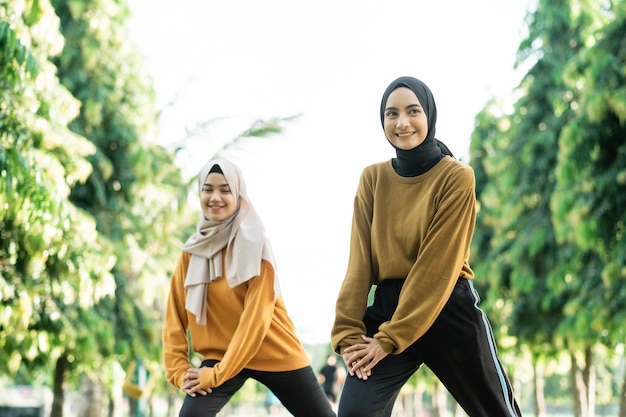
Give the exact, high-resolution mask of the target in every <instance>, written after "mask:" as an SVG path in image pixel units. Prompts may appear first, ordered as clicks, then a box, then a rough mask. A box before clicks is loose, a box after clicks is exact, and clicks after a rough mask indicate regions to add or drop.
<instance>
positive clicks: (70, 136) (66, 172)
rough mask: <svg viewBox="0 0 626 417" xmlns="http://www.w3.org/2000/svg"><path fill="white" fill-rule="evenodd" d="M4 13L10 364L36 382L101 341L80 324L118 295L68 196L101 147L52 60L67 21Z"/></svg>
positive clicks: (19, 11)
mask: <svg viewBox="0 0 626 417" xmlns="http://www.w3.org/2000/svg"><path fill="white" fill-rule="evenodd" d="M0 16H1V17H2V19H1V20H0V54H1V57H2V58H1V59H0V73H1V75H2V76H1V77H0V80H1V81H0V83H2V85H1V87H2V88H1V89H0V94H1V100H0V132H1V133H0V135H1V136H0V139H1V143H2V148H1V149H0V230H1V232H0V233H1V234H2V239H0V284H1V285H0V287H1V288H2V293H1V294H0V348H1V350H2V352H3V355H2V356H3V359H4V360H3V361H2V364H0V370H1V371H2V373H8V374H12V375H16V377H15V380H16V382H17V383H31V382H32V381H34V380H36V379H35V378H36V375H38V374H40V375H44V374H46V373H48V374H52V372H51V369H50V363H54V362H55V361H56V362H57V363H58V364H61V365H62V366H63V367H68V366H71V365H75V364H76V363H77V361H76V356H75V355H74V354H73V353H72V352H76V351H78V350H80V346H90V345H92V344H95V343H97V341H95V340H93V337H92V335H91V332H90V331H89V328H88V327H86V326H78V327H77V326H75V324H76V322H78V321H80V320H86V321H88V320H91V319H92V317H93V316H92V313H91V309H92V307H93V306H94V305H95V304H96V303H97V302H98V301H99V300H101V299H102V298H103V297H105V296H106V295H108V294H111V293H112V292H113V290H114V286H113V279H112V276H111V274H110V270H109V268H110V266H111V264H112V259H111V257H110V256H108V255H107V252H108V250H107V242H106V241H103V240H102V239H100V237H99V235H98V233H97V231H96V224H95V222H94V220H93V218H92V217H91V216H90V215H89V214H87V213H85V212H84V211H83V210H81V209H79V208H77V207H76V206H74V205H73V204H72V203H71V202H70V201H69V199H68V197H69V194H70V188H71V186H73V185H74V184H75V183H76V182H78V181H81V180H84V179H85V178H86V177H87V176H88V175H89V173H90V171H91V165H90V164H89V163H88V161H87V160H86V156H88V155H89V154H91V153H93V152H94V147H93V145H91V143H90V142H88V141H87V140H86V139H85V138H83V137H81V136H79V135H77V134H75V133H73V132H71V131H70V130H69V129H68V123H69V121H70V120H72V119H73V118H74V117H75V116H76V115H77V114H78V109H79V103H78V102H77V100H76V99H75V98H74V97H72V95H71V94H70V93H69V92H68V91H67V89H66V88H64V87H63V86H62V85H61V84H60V83H59V81H58V78H57V77H56V74H55V68H54V66H53V65H51V64H50V61H49V59H50V57H51V56H54V55H55V54H58V53H59V52H60V46H62V44H63V38H62V37H61V35H60V33H59V21H58V18H57V16H56V15H55V14H54V11H53V10H52V8H51V7H50V4H49V3H47V2H45V1H41V2H35V3H30V2H28V3H23V2H17V1H9V2H3V3H2V4H0ZM92 326H93V324H92ZM99 326H100V328H101V329H103V332H106V330H107V328H108V327H107V326H106V324H99ZM109 329H110V328H109ZM58 369H59V368H58ZM59 370H60V371H62V372H63V371H64V370H65V368H62V369H59ZM60 394H62V390H61V391H60ZM61 398H62V397H61ZM56 405H58V403H55V406H56ZM55 410H56V408H55Z"/></svg>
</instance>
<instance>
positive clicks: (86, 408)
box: [79, 375, 102, 417]
mask: <svg viewBox="0 0 626 417" xmlns="http://www.w3.org/2000/svg"><path fill="white" fill-rule="evenodd" d="M81 397H82V398H83V399H84V400H83V402H82V404H81V407H80V410H81V411H80V413H79V415H80V416H81V417H102V384H101V382H100V375H95V376H94V377H93V379H92V378H90V377H89V376H88V375H83V377H82V390H81Z"/></svg>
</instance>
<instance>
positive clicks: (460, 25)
mask: <svg viewBox="0 0 626 417" xmlns="http://www.w3.org/2000/svg"><path fill="white" fill-rule="evenodd" d="M130 4H131V10H132V13H133V19H132V21H131V37H132V39H133V40H134V42H135V43H136V44H137V45H138V46H139V48H140V50H141V51H142V53H143V54H144V55H145V56H146V60H147V65H148V68H149V71H150V73H151V74H152V76H153V77H154V80H155V85H156V89H157V95H158V101H159V104H160V106H161V108H162V109H163V115H162V117H161V120H160V140H161V141H162V142H163V143H164V144H174V143H180V141H181V140H183V139H184V138H185V137H186V133H185V126H187V127H192V126H194V125H195V124H196V123H198V122H201V121H205V120H208V119H218V120H217V121H215V122H214V123H212V124H210V125H209V128H208V129H207V130H205V131H204V132H203V133H202V134H201V135H198V136H193V137H189V138H188V140H187V142H186V146H187V148H188V149H189V152H184V153H182V154H181V157H180V158H179V160H178V161H177V163H179V164H180V165H181V167H183V169H184V171H185V172H186V173H189V175H195V174H196V173H197V172H198V170H199V169H200V167H201V166H202V165H203V164H204V163H205V162H206V161H207V160H208V159H209V158H210V157H211V156H212V155H213V153H214V152H215V151H216V150H217V149H219V147H220V146H221V145H222V144H223V143H225V142H228V141H229V140H231V139H233V138H234V137H235V136H236V135H237V134H238V133H239V132H242V131H244V130H245V129H247V128H248V127H249V126H250V124H251V123H252V122H253V121H255V120H256V119H259V118H264V119H267V118H272V117H287V116H291V115H295V114H302V116H301V117H300V118H298V119H297V120H296V121H294V122H291V123H289V124H286V125H285V127H286V131H285V133H284V134H283V135H281V136H273V137H271V138H268V139H262V140H257V139H249V140H244V141H243V142H242V143H241V145H240V146H239V148H237V149H233V150H230V151H228V152H227V153H226V154H224V155H223V157H226V158H228V159H231V160H232V161H233V162H235V163H236V164H238V165H239V166H240V167H241V168H242V169H243V172H244V177H245V179H246V182H247V185H248V194H249V195H250V197H251V199H252V202H253V204H254V205H255V207H256V208H257V210H258V211H259V213H260V215H261V217H262V218H263V220H264V223H265V227H266V229H267V232H268V235H269V237H270V240H271V241H272V245H273V248H274V252H275V255H276V258H277V263H278V276H279V280H280V283H281V287H282V289H283V294H284V297H285V302H286V304H287V308H288V310H289V312H290V315H291V318H292V320H293V321H294V323H295V325H296V328H297V331H298V334H299V336H300V338H301V339H302V341H303V342H305V343H326V342H328V341H329V334H330V328H331V326H332V323H333V319H334V308H335V300H336V296H337V292H338V290H339V287H340V285H341V282H342V279H343V275H344V273H345V269H346V266H347V258H348V242H349V235H350V223H351V216H352V201H353V197H354V192H355V190H356V186H357V182H358V178H359V175H360V173H361V171H362V169H363V168H364V167H365V166H366V165H369V164H371V163H374V162H379V161H382V160H387V159H389V158H392V157H393V156H394V155H395V153H394V151H393V148H392V147H391V146H390V145H389V144H388V142H387V140H386V139H385V137H384V135H383V131H382V128H381V125H380V119H379V113H378V109H379V105H380V97H381V95H382V93H383V91H384V89H385V88H386V86H387V85H388V84H389V83H390V82H391V81H392V80H393V79H395V78H397V77H399V76H402V75H411V76H414V77H417V78H420V79H421V80H423V81H424V82H425V83H426V84H428V86H429V87H430V88H431V90H432V91H433V94H434V97H435V101H436V103H437V112H438V123H437V135H436V136H437V138H438V139H440V140H442V141H443V142H445V143H446V144H447V145H448V147H449V148H450V149H451V150H452V152H453V153H454V154H455V155H456V156H457V157H458V158H459V159H462V160H464V161H466V162H468V160H469V158H468V148H469V138H470V134H471V132H472V130H473V123H474V117H475V116H476V114H477V113H478V112H479V111H480V110H481V109H482V108H483V106H484V105H485V103H486V102H487V101H488V100H490V99H491V98H493V97H498V98H502V99H504V100H505V101H506V100H507V99H508V98H509V97H510V96H511V93H512V90H513V89H514V87H515V86H516V85H517V82H518V81H519V78H520V73H519V72H516V71H515V70H514V62H515V53H516V51H517V48H518V46H519V43H520V41H521V40H522V38H523V35H524V34H525V32H524V30H525V25H524V17H525V14H526V9H527V6H528V1H517V0H476V1H472V2H468V1H465V0H442V1H428V2H425V1H419V0H397V1H394V2H383V1H376V0H316V1H308V2H303V1H296V0H266V1H262V0H240V1H220V2H212V1H207V0H178V1H176V2H172V1H169V0H150V1H145V0H130ZM172 103H173V104H172Z"/></svg>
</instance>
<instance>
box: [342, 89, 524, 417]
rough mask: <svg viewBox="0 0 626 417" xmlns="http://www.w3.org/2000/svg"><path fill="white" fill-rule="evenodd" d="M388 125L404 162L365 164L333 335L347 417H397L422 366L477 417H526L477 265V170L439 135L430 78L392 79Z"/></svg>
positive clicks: (386, 101) (384, 116) (383, 113)
mask: <svg viewBox="0 0 626 417" xmlns="http://www.w3.org/2000/svg"><path fill="white" fill-rule="evenodd" d="M380 118H381V123H382V125H383V130H384V132H385V136H386V138H387V140H388V141H389V143H391V145H392V146H393V147H394V148H395V150H396V158H393V159H391V160H387V161H384V162H381V163H377V164H373V165H370V166H368V167H366V168H365V169H364V170H363V172H362V174H361V179H360V181H359V186H358V188H357V192H356V196H355V199H354V213H353V220H352V233H351V238H350V257H349V262H348V268H347V271H346V275H345V278H344V281H343V284H342V287H341V289H340V292H339V295H338V298H337V304H336V317H335V324H334V326H333V329H332V332H331V339H332V345H333V349H334V350H335V351H336V352H337V353H340V354H342V355H343V359H344V361H345V363H346V365H347V366H348V371H349V377H348V378H347V379H346V382H345V384H344V387H343V390H342V394H341V398H340V402H339V410H338V417H353V416H354V417H368V416H376V417H379V416H385V417H386V416H390V415H391V411H392V409H393V405H394V402H395V399H396V397H397V395H398V393H399V392H400V389H401V388H402V386H403V385H404V384H405V382H406V381H407V380H408V379H409V378H410V377H411V375H413V373H415V372H416V371H417V369H418V368H419V367H420V366H421V365H422V364H425V365H426V366H428V367H429V368H430V369H431V370H432V371H433V373H434V374H435V375H436V376H437V377H438V378H439V379H440V380H441V382H442V383H443V384H444V385H445V386H446V388H447V389H448V390H449V391H450V393H451V394H452V396H453V397H454V398H455V399H456V401H457V402H458V403H459V404H460V405H461V407H463V409H464V410H465V412H467V414H468V415H470V416H471V417H504V416H516V417H517V416H521V413H520V410H519V407H518V404H517V402H516V400H515V398H514V396H513V391H512V389H511V385H510V383H509V381H508V378H507V376H506V374H505V372H504V369H503V367H502V365H501V363H500V360H499V358H498V354H497V350H496V344H495V341H494V338H493V333H492V330H491V327H490V324H489V321H488V319H487V317H486V316H485V313H484V312H483V311H482V310H481V309H480V308H479V306H478V305H479V302H480V298H479V296H478V293H477V291H476V289H475V288H474V285H473V279H474V272H473V271H472V269H471V267H470V265H469V248H470V244H471V240H472V235H473V232H474V224H475V220H476V197H475V191H474V187H475V180H474V172H473V170H472V168H471V167H469V166H468V165H466V164H464V163H461V162H459V161H457V160H456V159H455V158H454V157H453V156H452V153H451V152H450V150H449V149H448V148H447V146H445V145H444V144H443V143H442V142H441V141H439V140H437V139H436V138H435V124H436V122H437V109H436V106H435V100H434V98H433V95H432V93H431V91H430V89H429V88H428V87H427V86H426V85H425V84H424V83H423V82H421V81H420V80H417V79H415V78H412V77H401V78H398V79H396V80H395V81H393V82H392V83H391V84H390V85H389V87H387V89H386V90H385V93H384V94H383V98H382V102H381V107H380ZM373 285H374V286H376V292H375V296H374V302H373V304H372V305H370V306H368V303H367V302H368V294H369V292H370V289H371V287H372V286H373Z"/></svg>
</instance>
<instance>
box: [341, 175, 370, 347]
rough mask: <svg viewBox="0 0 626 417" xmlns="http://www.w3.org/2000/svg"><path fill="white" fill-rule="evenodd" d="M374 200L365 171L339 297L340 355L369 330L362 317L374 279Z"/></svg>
mask: <svg viewBox="0 0 626 417" xmlns="http://www.w3.org/2000/svg"><path fill="white" fill-rule="evenodd" d="M372 199H373V194H372V187H371V184H370V181H368V179H367V177H366V175H365V172H364V173H363V174H362V175H361V179H360V182H359V186H358V189H357V193H356V196H355V198H354V211H353V215H352V231H351V235H350V257H349V260H348V270H347V272H346V276H345V278H344V280H343V284H342V286H341V289H340V290H339V295H338V297H337V302H336V306H335V324H334V325H333V328H332V332H331V342H332V347H333V350H334V351H335V352H337V353H340V354H342V353H343V351H344V349H345V348H347V347H348V346H351V345H354V344H355V343H360V342H362V339H361V336H362V335H364V334H365V331H366V330H365V325H364V323H363V317H364V315H365V310H366V309H367V297H368V294H369V291H370V288H371V286H372V280H373V277H372V261H371V243H370V242H371V230H370V227H371V224H372V214H373V208H372V207H373V205H372Z"/></svg>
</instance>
